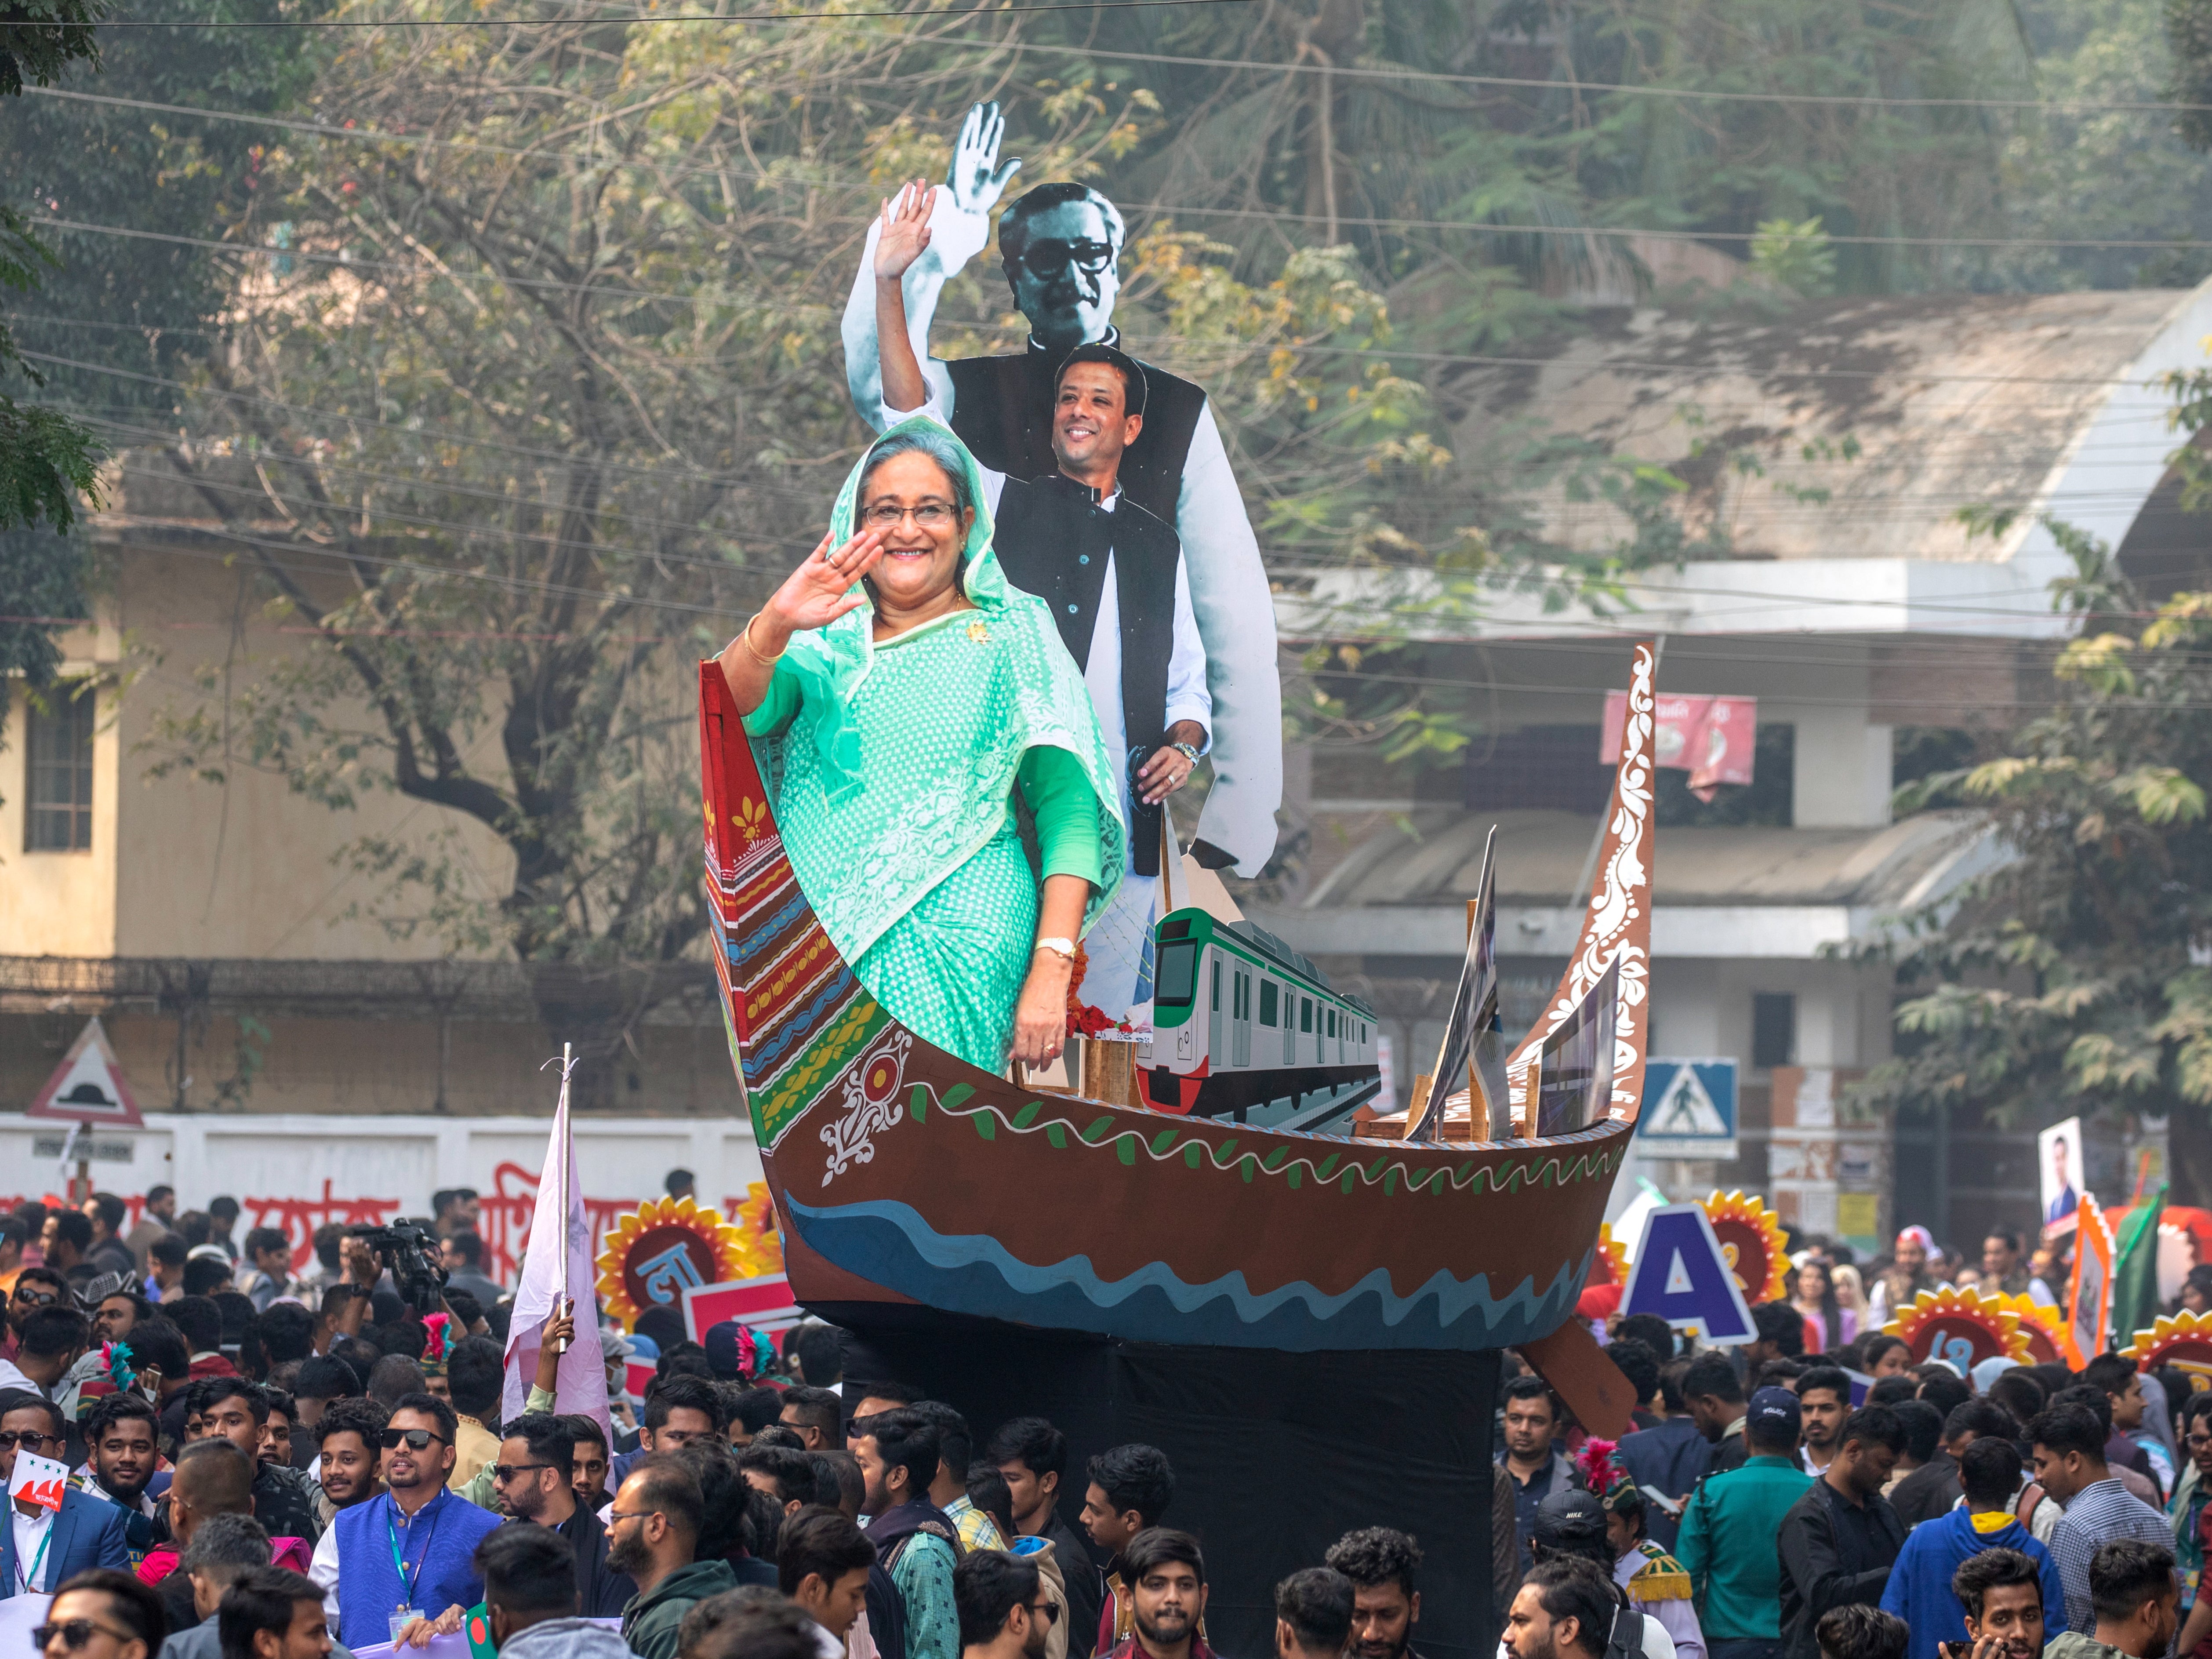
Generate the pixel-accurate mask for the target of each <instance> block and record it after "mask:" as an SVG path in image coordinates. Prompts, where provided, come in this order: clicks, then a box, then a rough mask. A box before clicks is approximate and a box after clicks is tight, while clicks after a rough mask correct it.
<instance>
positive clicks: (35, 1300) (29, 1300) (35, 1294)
mask: <svg viewBox="0 0 2212 1659" xmlns="http://www.w3.org/2000/svg"><path fill="white" fill-rule="evenodd" d="M15 1300H16V1301H18V1302H20V1303H21V1304H23V1305H24V1306H25V1307H27V1308H50V1307H52V1306H53V1304H55V1303H57V1302H58V1301H60V1300H61V1292H60V1291H45V1290H40V1288H39V1287H38V1286H37V1285H17V1286H16V1287H15ZM77 1622H79V1621H77V1620H70V1623H71V1624H76V1623H77Z"/></svg>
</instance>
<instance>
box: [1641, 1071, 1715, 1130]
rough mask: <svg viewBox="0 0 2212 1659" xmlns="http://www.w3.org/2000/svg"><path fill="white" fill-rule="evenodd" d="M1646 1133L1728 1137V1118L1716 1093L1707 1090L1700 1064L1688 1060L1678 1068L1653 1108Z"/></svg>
mask: <svg viewBox="0 0 2212 1659" xmlns="http://www.w3.org/2000/svg"><path fill="white" fill-rule="evenodd" d="M1644 1133H1646V1134H1654V1135H1715V1136H1722V1137H1725V1136H1726V1135H1727V1134H1728V1133H1729V1126H1728V1122H1727V1120H1725V1119H1724V1118H1723V1117H1722V1116H1721V1109H1720V1108H1719V1107H1717V1106H1716V1105H1714V1104H1713V1097H1712V1096H1711V1094H1710V1093H1708V1092H1707V1091H1706V1089H1705V1079H1702V1078H1700V1077H1699V1075H1698V1068H1697V1067H1696V1066H1692V1065H1690V1064H1688V1063H1687V1062H1685V1063H1684V1064H1682V1065H1681V1066H1677V1067H1676V1068H1675V1071H1674V1077H1673V1078H1672V1079H1669V1081H1668V1085H1667V1092H1666V1093H1664V1094H1662V1095H1661V1096H1660V1097H1659V1103H1658V1104H1657V1105H1656V1106H1655V1107H1653V1108H1652V1109H1651V1121H1650V1123H1649V1124H1647V1125H1646V1126H1645V1127H1644Z"/></svg>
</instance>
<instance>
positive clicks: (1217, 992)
mask: <svg viewBox="0 0 2212 1659" xmlns="http://www.w3.org/2000/svg"><path fill="white" fill-rule="evenodd" d="M1206 1006H1207V1007H1209V1008H1211V1009H1212V1010H1213V1012H1215V1013H1217V1014H1218V1013H1219V1012H1221V958H1220V957H1214V959H1213V986H1212V1000H1211V1001H1209V1002H1208V1003H1207V1004H1206Z"/></svg>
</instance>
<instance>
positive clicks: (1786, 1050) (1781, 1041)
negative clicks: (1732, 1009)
mask: <svg viewBox="0 0 2212 1659" xmlns="http://www.w3.org/2000/svg"><path fill="white" fill-rule="evenodd" d="M1796 1057H1797V999H1796V997H1794V996H1792V995H1790V994H1789V993H1788V992H1786V991H1759V992H1757V993H1754V994H1753V997H1752V999H1751V1064H1752V1068H1753V1070H1754V1071H1762V1072H1763V1071H1766V1070H1769V1069H1771V1067H1773V1066H1787V1065H1789V1064H1790V1063H1791V1062H1792V1061H1793V1060H1796Z"/></svg>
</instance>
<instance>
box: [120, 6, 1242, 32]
mask: <svg viewBox="0 0 2212 1659" xmlns="http://www.w3.org/2000/svg"><path fill="white" fill-rule="evenodd" d="M1251 3H1253V0H1047V3H1043V4H1036V5H987V6H924V7H921V8H918V9H915V10H911V11H908V10H900V9H891V10H888V11H781V12H776V11H761V12H745V13H742V14H740V15H737V16H726V15H722V14H720V13H719V12H711V11H678V12H668V13H666V14H665V15H660V16H653V15H649V14H647V15H638V14H632V15H629V16H627V17H611V16H595V15H577V14H574V13H570V14H568V15H562V16H554V17H364V18H347V17H302V18H270V19H261V20H245V19H240V20H237V21H228V20H221V19H210V21H206V22H198V21H192V20H191V19H184V20H173V19H162V18H151V17H138V18H131V17H124V18H102V19H101V20H100V24H99V27H101V28H104V29H386V28H393V29H501V28H543V27H549V26H550V25H554V24H559V23H609V24H620V25H623V26H625V27H630V26H637V25H646V26H653V25H659V24H663V23H726V24H732V25H735V26H738V27H750V26H751V25H754V24H757V23H807V22H841V21H843V20H844V19H846V18H848V17H1003V16H1006V15H1009V14H1011V13H1014V12H1024V11H1126V10H1130V9H1135V8H1138V7H1142V6H1243V5H1250V4H1251Z"/></svg>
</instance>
